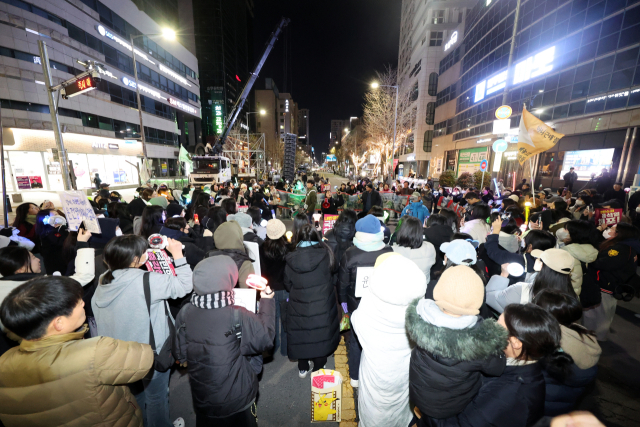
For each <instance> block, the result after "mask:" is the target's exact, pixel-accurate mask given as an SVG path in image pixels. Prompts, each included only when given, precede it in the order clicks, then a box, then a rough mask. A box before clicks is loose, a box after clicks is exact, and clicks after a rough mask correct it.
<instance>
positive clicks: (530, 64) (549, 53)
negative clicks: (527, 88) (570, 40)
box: [473, 46, 556, 102]
mask: <svg viewBox="0 0 640 427" xmlns="http://www.w3.org/2000/svg"><path fill="white" fill-rule="evenodd" d="M555 51H556V47H555V46H552V47H550V48H548V49H546V50H543V51H542V52H540V53H538V54H536V55H532V56H530V57H528V58H527V59H525V60H524V61H521V62H519V63H517V64H516V65H515V67H514V72H513V82H512V83H513V84H514V85H516V84H519V83H524V82H526V81H527V80H529V79H532V78H535V77H538V76H541V75H543V74H546V73H548V72H549V71H551V70H553V60H554V56H555ZM508 76H509V70H504V71H502V72H500V73H498V74H496V75H495V76H493V77H490V78H488V79H486V80H483V81H481V82H480V83H478V84H477V85H476V89H475V95H474V101H473V102H478V101H481V100H483V99H484V98H485V96H487V95H491V94H492V93H495V92H498V91H499V90H502V89H504V88H505V87H507V79H508Z"/></svg>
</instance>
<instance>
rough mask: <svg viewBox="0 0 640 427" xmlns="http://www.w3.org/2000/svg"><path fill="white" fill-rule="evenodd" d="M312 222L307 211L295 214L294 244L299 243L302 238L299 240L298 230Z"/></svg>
mask: <svg viewBox="0 0 640 427" xmlns="http://www.w3.org/2000/svg"><path fill="white" fill-rule="evenodd" d="M309 224H311V223H310V222H309V218H308V217H307V215H306V214H305V213H302V212H297V213H296V214H295V215H294V216H293V239H292V240H293V241H292V243H293V244H294V245H297V244H298V242H299V241H300V240H298V232H299V231H300V229H301V228H302V227H303V226H305V225H309Z"/></svg>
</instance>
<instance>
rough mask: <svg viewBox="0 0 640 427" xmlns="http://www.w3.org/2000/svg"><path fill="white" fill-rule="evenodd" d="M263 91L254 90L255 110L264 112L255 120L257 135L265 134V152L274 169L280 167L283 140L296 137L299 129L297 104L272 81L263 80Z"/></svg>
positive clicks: (268, 79)
mask: <svg viewBox="0 0 640 427" xmlns="http://www.w3.org/2000/svg"><path fill="white" fill-rule="evenodd" d="M265 87H266V88H265V89H261V90H256V91H255V97H256V109H257V110H258V111H260V110H265V115H261V116H260V117H258V118H257V120H258V121H257V126H256V129H257V131H258V133H264V134H265V151H266V156H267V159H268V161H271V164H272V166H273V167H274V168H276V169H278V168H279V167H280V166H281V165H282V156H283V150H284V146H283V145H282V144H283V143H284V138H285V136H286V135H287V134H293V135H296V132H297V131H298V128H299V123H298V117H299V111H298V104H296V103H295V102H294V100H293V98H292V97H291V94H289V93H281V92H280V91H279V90H278V87H277V86H276V84H275V83H274V82H273V80H272V79H270V78H267V79H266V80H265Z"/></svg>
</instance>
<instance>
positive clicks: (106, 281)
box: [100, 270, 114, 285]
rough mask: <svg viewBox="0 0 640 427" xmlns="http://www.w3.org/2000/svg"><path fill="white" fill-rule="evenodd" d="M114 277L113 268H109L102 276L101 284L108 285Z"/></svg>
mask: <svg viewBox="0 0 640 427" xmlns="http://www.w3.org/2000/svg"><path fill="white" fill-rule="evenodd" d="M113 279H114V277H113V272H112V271H111V270H107V272H106V273H104V274H103V275H102V277H101V278H100V284H101V285H108V284H109V283H111V282H113Z"/></svg>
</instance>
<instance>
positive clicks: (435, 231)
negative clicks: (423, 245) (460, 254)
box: [424, 224, 453, 280]
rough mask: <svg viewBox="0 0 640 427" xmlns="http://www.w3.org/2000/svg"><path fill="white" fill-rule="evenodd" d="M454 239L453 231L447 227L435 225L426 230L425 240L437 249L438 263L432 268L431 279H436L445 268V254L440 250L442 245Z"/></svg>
mask: <svg viewBox="0 0 640 427" xmlns="http://www.w3.org/2000/svg"><path fill="white" fill-rule="evenodd" d="M452 237H453V230H452V229H451V227H447V226H446V225H440V224H433V225H432V226H431V227H428V228H425V229H424V240H426V241H427V242H429V243H431V244H432V245H433V246H434V247H435V248H436V263H435V264H434V265H433V267H431V279H432V280H433V279H435V278H436V273H437V272H439V271H441V270H442V269H443V268H444V266H443V265H442V261H444V253H442V251H441V250H440V245H441V244H443V243H444V242H450V241H451V238H452Z"/></svg>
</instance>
